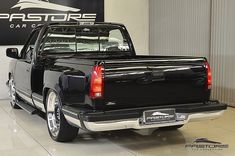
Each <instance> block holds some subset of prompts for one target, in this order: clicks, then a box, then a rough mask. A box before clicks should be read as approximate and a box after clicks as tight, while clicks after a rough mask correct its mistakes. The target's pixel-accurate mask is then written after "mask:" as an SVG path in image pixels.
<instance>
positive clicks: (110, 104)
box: [106, 102, 116, 106]
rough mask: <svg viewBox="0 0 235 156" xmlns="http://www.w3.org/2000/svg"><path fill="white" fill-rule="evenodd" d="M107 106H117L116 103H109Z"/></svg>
mask: <svg viewBox="0 0 235 156" xmlns="http://www.w3.org/2000/svg"><path fill="white" fill-rule="evenodd" d="M106 105H108V106H112V105H116V102H108V103H107V104H106Z"/></svg>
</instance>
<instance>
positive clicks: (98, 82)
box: [90, 65, 104, 99]
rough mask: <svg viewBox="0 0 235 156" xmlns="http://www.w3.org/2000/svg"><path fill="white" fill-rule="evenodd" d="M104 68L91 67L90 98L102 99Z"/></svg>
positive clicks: (99, 66) (98, 66)
mask: <svg viewBox="0 0 235 156" xmlns="http://www.w3.org/2000/svg"><path fill="white" fill-rule="evenodd" d="M103 72H104V67H103V66H101V65H96V66H94V67H93V70H92V73H91V85H90V98H91V99H99V98H103V94H104V75H103Z"/></svg>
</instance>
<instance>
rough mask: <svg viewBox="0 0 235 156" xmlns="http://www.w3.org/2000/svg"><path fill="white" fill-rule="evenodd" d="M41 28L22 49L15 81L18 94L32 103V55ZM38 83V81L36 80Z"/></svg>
mask: <svg viewBox="0 0 235 156" xmlns="http://www.w3.org/2000/svg"><path fill="white" fill-rule="evenodd" d="M38 34H39V30H35V31H34V32H33V33H32V35H31V36H30V38H29V39H28V41H27V43H26V44H25V46H24V48H23V49H22V51H21V59H19V60H17V63H16V69H15V74H14V81H15V86H16V91H17V94H18V95H19V96H20V97H21V98H23V99H24V100H25V101H26V102H28V103H30V104H32V98H31V94H32V91H31V71H32V66H33V63H32V56H33V51H34V47H35V43H36V40H37V38H38ZM35 83H36V82H35Z"/></svg>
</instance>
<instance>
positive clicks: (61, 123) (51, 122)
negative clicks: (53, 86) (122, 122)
mask: <svg viewBox="0 0 235 156" xmlns="http://www.w3.org/2000/svg"><path fill="white" fill-rule="evenodd" d="M46 119H47V128H48V132H49V134H50V136H51V138H52V139H53V140H54V141H57V142H70V141H73V140H74V139H75V138H76V137H77V134H78V130H79V129H78V128H76V127H73V126H71V125H70V124H69V123H68V122H67V121H66V119H65V117H64V114H63V112H62V111H61V100H60V97H59V95H58V94H57V93H56V92H55V91H53V90H49V91H48V94H47V99H46Z"/></svg>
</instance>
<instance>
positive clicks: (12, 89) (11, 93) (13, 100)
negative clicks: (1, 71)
mask: <svg viewBox="0 0 235 156" xmlns="http://www.w3.org/2000/svg"><path fill="white" fill-rule="evenodd" d="M9 97H10V104H11V107H12V108H14V109H20V107H19V106H18V105H17V104H16V100H17V94H16V89H15V83H14V79H13V77H12V76H11V78H10V80H9Z"/></svg>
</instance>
